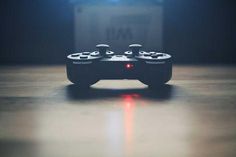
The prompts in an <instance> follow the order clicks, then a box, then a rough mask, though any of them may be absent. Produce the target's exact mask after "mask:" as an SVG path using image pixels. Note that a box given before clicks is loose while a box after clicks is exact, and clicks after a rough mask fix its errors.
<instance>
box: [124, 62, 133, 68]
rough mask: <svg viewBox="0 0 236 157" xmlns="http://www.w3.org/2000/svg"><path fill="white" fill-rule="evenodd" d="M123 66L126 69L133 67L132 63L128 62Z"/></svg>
mask: <svg viewBox="0 0 236 157" xmlns="http://www.w3.org/2000/svg"><path fill="white" fill-rule="evenodd" d="M125 67H126V69H132V68H133V67H134V65H133V64H130V63H128V64H126V65H125Z"/></svg>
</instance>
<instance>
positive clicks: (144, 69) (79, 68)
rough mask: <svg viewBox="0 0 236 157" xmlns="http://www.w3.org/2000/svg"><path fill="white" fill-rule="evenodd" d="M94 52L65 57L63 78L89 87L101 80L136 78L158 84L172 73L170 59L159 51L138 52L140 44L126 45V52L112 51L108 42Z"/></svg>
mask: <svg viewBox="0 0 236 157" xmlns="http://www.w3.org/2000/svg"><path fill="white" fill-rule="evenodd" d="M96 48H97V49H98V51H93V52H78V53H73V54H70V55H68V56H67V63H66V69H67V77H68V79H69V80H70V81H71V82H72V83H74V84H76V85H78V86H79V87H89V86H91V85H93V84H95V83H96V82H98V81H99V80H101V79H138V80H139V81H141V82H142V83H144V84H146V85H148V86H151V87H158V86H160V85H163V84H165V83H166V82H168V81H169V80H170V79H171V76H172V58H171V56H170V55H169V54H167V53H163V52H146V51H142V50H141V48H142V45H139V44H132V45H129V48H130V51H126V52H124V54H122V55H120V54H116V53H115V52H113V51H110V50H109V45H106V44H99V45H97V46H96Z"/></svg>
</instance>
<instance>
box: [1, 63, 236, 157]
mask: <svg viewBox="0 0 236 157" xmlns="http://www.w3.org/2000/svg"><path fill="white" fill-rule="evenodd" d="M173 72H174V74H173V79H172V80H171V81H170V82H169V83H168V85H165V86H164V87H161V88H160V89H159V90H150V89H148V88H147V87H146V86H145V85H143V84H141V83H140V82H138V81H136V80H134V81H133V80H118V81H117V80H116V81H110V80H109V81H100V82H98V83H97V84H95V85H94V86H93V87H92V88H91V89H89V90H88V91H85V90H80V89H79V88H77V87H75V86H73V85H71V83H70V82H69V81H68V80H67V78H66V74H65V67H64V66H2V67H0V156H1V157H79V156H80V157H93V156H96V157H121V156H133V157H235V156H236V73H235V72H236V67H233V66H175V67H174V71H173Z"/></svg>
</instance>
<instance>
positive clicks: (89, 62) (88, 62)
mask: <svg viewBox="0 0 236 157" xmlns="http://www.w3.org/2000/svg"><path fill="white" fill-rule="evenodd" d="M91 63H92V61H87V62H75V61H74V62H73V64H91Z"/></svg>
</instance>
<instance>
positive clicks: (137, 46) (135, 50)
mask: <svg viewBox="0 0 236 157" xmlns="http://www.w3.org/2000/svg"><path fill="white" fill-rule="evenodd" d="M129 48H130V49H131V51H132V52H133V53H134V55H135V56H138V55H139V50H140V49H141V48H142V45H140V44H132V45H129Z"/></svg>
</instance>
